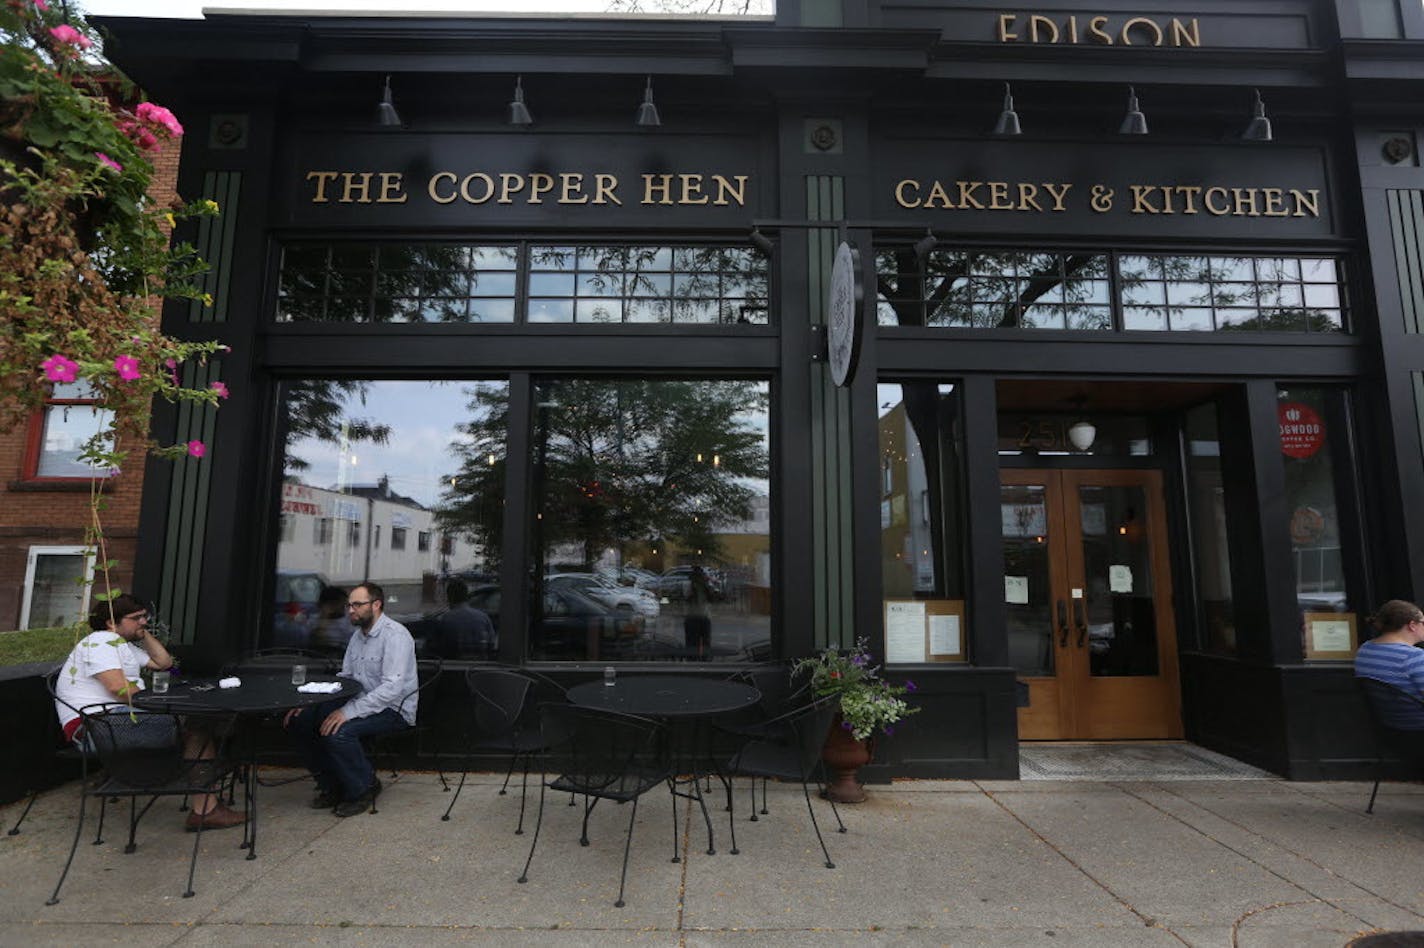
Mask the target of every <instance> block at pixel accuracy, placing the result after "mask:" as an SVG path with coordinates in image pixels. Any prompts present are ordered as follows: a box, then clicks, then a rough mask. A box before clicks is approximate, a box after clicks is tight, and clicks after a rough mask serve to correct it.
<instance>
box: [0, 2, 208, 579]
mask: <svg viewBox="0 0 1424 948" xmlns="http://www.w3.org/2000/svg"><path fill="white" fill-rule="evenodd" d="M95 40H96V37H95V35H94V33H93V32H92V30H91V29H90V27H89V26H88V25H87V24H86V23H85V22H84V21H83V19H82V18H80V17H78V16H73V15H67V14H66V13H65V12H64V11H61V10H59V9H58V8H57V5H55V6H52V5H51V4H50V3H48V2H47V0H6V2H5V3H4V5H3V6H0V44H3V45H0V429H10V428H13V427H15V426H17V425H19V424H23V423H25V422H27V421H28V419H29V417H30V416H31V415H32V414H33V413H34V412H35V411H37V410H40V409H42V408H43V406H44V404H45V401H46V399H48V398H49V397H50V396H51V394H52V391H53V386H55V385H57V384H66V385H67V384H73V383H78V384H79V385H82V386H84V387H85V388H86V389H87V393H85V394H84V395H83V397H87V398H93V399H94V400H95V401H96V402H97V404H98V407H99V408H100V409H101V410H102V415H101V418H103V419H104V421H103V423H102V425H101V430H99V431H98V432H97V433H96V434H95V435H94V436H93V437H92V438H91V439H90V440H89V441H88V442H87V443H86V445H85V446H84V449H83V451H82V453H81V455H80V460H81V461H83V462H85V463H87V464H88V465H89V466H90V470H91V471H92V472H93V473H92V476H91V477H90V485H91V489H90V492H89V509H90V516H89V522H88V524H87V526H86V529H85V537H86V545H87V546H89V547H90V548H91V550H92V553H93V555H94V557H95V570H96V572H97V573H98V574H100V575H101V576H102V580H101V583H102V587H103V588H102V589H101V590H99V591H98V592H96V593H95V596H94V598H95V599H96V600H97V601H99V602H108V601H112V600H113V599H114V597H116V596H117V595H118V594H119V592H120V590H119V589H118V588H116V587H115V585H114V584H113V582H112V581H111V571H112V569H113V568H114V566H115V565H116V561H115V560H113V559H112V558H110V557H109V555H108V551H107V544H106V542H105V538H104V530H103V524H102V512H103V509H104V491H103V484H104V482H105V481H106V480H107V479H108V478H110V477H112V476H115V475H117V474H119V473H120V472H121V471H122V470H123V469H124V466H125V464H126V463H128V462H129V460H130V456H131V454H132V452H133V451H134V450H135V449H137V450H139V451H140V455H141V454H142V453H143V452H144V451H148V452H152V453H154V454H157V455H159V456H162V457H167V458H179V457H184V456H189V457H195V458H197V457H202V456H203V455H204V454H205V453H206V451H207V446H206V445H205V444H203V443H202V442H201V441H190V442H187V443H180V444H169V445H160V444H157V443H155V442H153V441H152V440H151V439H150V438H149V436H148V415H149V409H150V407H151V405H152V404H153V400H154V399H155V398H164V399H167V400H168V401H173V402H178V401H186V402H200V403H206V404H210V405H214V406H216V405H217V404H218V402H220V401H221V400H222V399H224V398H226V397H227V395H228V391H227V387H226V385H225V384H224V383H222V382H214V383H212V385H211V386H210V387H208V388H205V389H194V388H189V387H185V386H183V385H182V383H181V372H180V370H181V367H182V366H183V364H184V363H187V362H190V361H197V362H199V363H203V362H206V361H207V359H208V358H209V357H211V356H213V355H214V354H215V353H217V352H218V351H220V350H225V349H226V347H224V346H221V345H220V344H218V343H216V342H191V341H182V340H178V339H174V338H171V337H169V336H166V335H164V334H163V333H162V332H161V331H160V329H159V326H158V316H157V314H158V305H159V303H160V301H161V300H162V299H165V298H178V299H190V300H200V301H202V302H203V303H204V304H205V305H212V299H211V297H209V296H207V295H206V294H205V293H204V292H203V290H202V288H201V286H200V285H199V284H198V282H197V280H198V278H199V277H200V276H201V275H202V274H203V273H204V272H205V271H206V266H205V265H204V263H203V261H202V260H201V259H200V258H199V257H198V254H197V252H196V250H195V249H194V248H193V246H192V245H191V244H189V243H176V244H174V243H171V242H170V235H171V233H172V231H173V228H174V227H175V226H176V225H177V224H178V223H179V222H180V221H183V220H185V219H188V218H193V217H199V216H210V215H215V214H217V213H218V207H217V205H216V204H215V203H213V202H212V201H194V202H188V203H182V202H178V203H175V204H173V205H169V206H165V205H162V204H160V203H158V202H157V200H155V198H154V197H153V192H152V185H153V178H154V165H153V161H152V158H153V156H155V155H157V154H158V153H160V152H161V151H162V150H163V149H166V148H176V147H177V146H178V139H179V138H180V136H181V135H182V134H183V128H182V125H181V124H180V123H179V122H178V120H177V119H176V118H175V117H174V116H173V114H172V113H171V112H169V111H168V110H167V109H165V108H163V107H161V106H158V105H155V104H154V103H151V102H145V101H141V99H140V97H139V96H138V95H137V93H136V91H135V90H134V88H133V86H132V84H131V83H129V81H128V80H127V79H125V78H124V77H123V76H122V75H121V74H120V73H119V72H118V71H117V70H116V69H115V68H114V67H113V66H112V65H110V64H109V63H107V62H106V61H104V60H103V58H102V57H101V56H99V55H97V54H96V50H97V46H96V45H95ZM68 391H73V390H72V389H70V390H68ZM136 460H137V461H141V457H140V458H138V459H136Z"/></svg>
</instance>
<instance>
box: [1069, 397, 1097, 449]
mask: <svg viewBox="0 0 1424 948" xmlns="http://www.w3.org/2000/svg"><path fill="white" fill-rule="evenodd" d="M1072 402H1073V405H1074V406H1075V407H1076V408H1077V409H1078V420H1077V421H1075V422H1073V423H1072V424H1071V425H1069V426H1068V443H1069V444H1071V445H1073V447H1075V448H1077V449H1078V450H1079V451H1087V450H1088V449H1089V448H1091V447H1092V446H1093V442H1094V441H1095V440H1096V439H1097V437H1098V427H1097V425H1095V424H1093V423H1092V422H1091V421H1089V420H1088V417H1087V415H1085V414H1084V413H1083V408H1084V406H1085V405H1087V404H1088V398H1087V396H1086V395H1078V396H1076V397H1074V398H1073V399H1072Z"/></svg>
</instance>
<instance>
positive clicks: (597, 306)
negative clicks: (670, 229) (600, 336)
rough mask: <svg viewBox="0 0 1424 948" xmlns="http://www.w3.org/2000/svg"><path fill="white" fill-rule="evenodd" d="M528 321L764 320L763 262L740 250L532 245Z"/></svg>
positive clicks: (674, 321) (754, 321)
mask: <svg viewBox="0 0 1424 948" xmlns="http://www.w3.org/2000/svg"><path fill="white" fill-rule="evenodd" d="M529 270H530V273H529V321H530V322H577V323H620V322H621V323H714V324H731V325H735V324H742V325H748V324H751V325H764V324H765V323H766V322H767V267H766V261H765V260H764V259H763V258H762V257H761V256H759V255H758V254H756V253H755V252H754V251H753V250H751V249H750V248H743V247H724V246H721V247H665V246H630V245H616V246H614V245H609V246H578V247H574V246H566V247H560V246H535V247H531V248H530V251H529Z"/></svg>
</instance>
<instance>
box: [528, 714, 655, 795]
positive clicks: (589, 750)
mask: <svg viewBox="0 0 1424 948" xmlns="http://www.w3.org/2000/svg"><path fill="white" fill-rule="evenodd" d="M539 720H540V729H541V732H542V735H543V739H544V744H545V746H546V747H547V748H548V751H549V753H550V754H551V756H552V757H553V758H554V760H555V761H556V762H557V763H556V766H558V768H559V770H560V771H561V773H560V775H559V777H558V778H557V779H556V780H555V781H554V782H553V783H551V784H550V786H552V787H554V788H555V789H558V790H568V791H572V792H574V793H578V794H581V795H584V796H588V797H598V798H600V799H610V800H631V799H634V798H635V797H637V796H639V795H640V794H642V793H644V792H645V791H647V790H648V789H649V788H650V787H653V786H656V785H657V784H659V783H661V782H662V780H663V779H664V777H666V775H667V768H666V767H665V766H662V765H661V764H660V760H659V753H658V751H659V737H660V735H661V734H662V730H663V727H662V725H661V724H659V723H658V722H657V721H650V720H648V719H647V718H640V717H635V716H634V715H631V714H620V713H618V712H616V711H604V710H602V709H596V708H581V707H578V706H577V705H572V704H546V705H543V706H542V707H541V708H540V709H539Z"/></svg>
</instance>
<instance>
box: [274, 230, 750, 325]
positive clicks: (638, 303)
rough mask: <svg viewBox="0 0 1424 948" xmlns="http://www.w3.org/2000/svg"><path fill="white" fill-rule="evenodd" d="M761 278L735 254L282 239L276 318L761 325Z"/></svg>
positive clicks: (716, 249) (732, 250) (720, 249)
mask: <svg viewBox="0 0 1424 948" xmlns="http://www.w3.org/2000/svg"><path fill="white" fill-rule="evenodd" d="M767 272H768V271H767V265H766V260H765V258H764V257H762V256H761V255H760V254H758V253H756V252H755V251H754V250H752V249H750V248H744V247H739V246H643V245H636V246H633V245H604V246H593V245H589V246H559V245H535V244H526V243H519V244H507V245H504V244H500V245H475V244H443V243H442V244H411V243H400V244H373V243H355V244H306V243H294V244H289V245H287V246H286V247H284V248H283V250H282V269H281V277H280V282H279V286H278V303H277V319H278V321H281V322H307V321H325V322H358V323H361V322H374V323H518V322H531V323H603V324H609V323H655V324H656V323H663V324H703V325H706V324H721V325H739V324H740V325H748V324H751V325H765V324H766V322H767V298H768V294H767Z"/></svg>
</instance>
